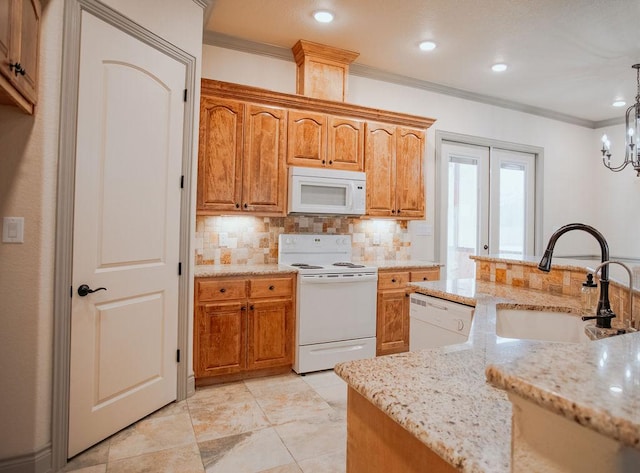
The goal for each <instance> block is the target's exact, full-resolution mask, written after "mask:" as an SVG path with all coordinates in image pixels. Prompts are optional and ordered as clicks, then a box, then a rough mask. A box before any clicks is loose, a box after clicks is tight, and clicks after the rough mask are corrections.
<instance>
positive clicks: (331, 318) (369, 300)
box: [297, 273, 378, 345]
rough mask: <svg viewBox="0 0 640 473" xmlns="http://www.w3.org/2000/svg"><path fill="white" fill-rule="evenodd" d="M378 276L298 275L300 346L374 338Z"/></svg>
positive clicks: (374, 274) (368, 274) (367, 274)
mask: <svg viewBox="0 0 640 473" xmlns="http://www.w3.org/2000/svg"><path fill="white" fill-rule="evenodd" d="M377 280H378V275H377V273H358V274H322V275H298V294H297V297H298V314H297V315H298V345H310V344H315V343H326V342H335V341H341V340H354V339H359V338H368V337H375V335H376V298H377Z"/></svg>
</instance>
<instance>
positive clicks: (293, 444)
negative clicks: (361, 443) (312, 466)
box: [275, 409, 347, 463]
mask: <svg viewBox="0 0 640 473" xmlns="http://www.w3.org/2000/svg"><path fill="white" fill-rule="evenodd" d="M275 429H276V432H278V435H279V436H280V438H281V439H282V441H283V442H284V444H285V446H286V447H287V448H288V449H289V451H290V452H291V455H293V457H294V458H295V459H296V461H297V462H298V463H300V462H301V461H303V460H306V459H309V458H315V457H318V456H321V455H326V454H329V453H336V452H339V451H344V450H345V449H346V445H347V425H346V422H345V421H344V418H343V417H341V416H340V415H339V414H338V413H337V412H336V411H334V410H333V409H332V410H331V412H329V413H325V414H323V415H319V416H316V417H309V418H306V419H302V420H297V421H293V422H288V423H286V424H282V425H279V426H277V427H275Z"/></svg>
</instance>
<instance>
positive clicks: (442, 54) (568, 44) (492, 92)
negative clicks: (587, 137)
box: [204, 0, 640, 127]
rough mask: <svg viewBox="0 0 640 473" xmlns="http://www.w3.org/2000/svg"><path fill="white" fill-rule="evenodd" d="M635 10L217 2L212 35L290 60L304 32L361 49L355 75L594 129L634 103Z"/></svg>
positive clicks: (636, 5) (526, 0) (603, 1)
mask: <svg viewBox="0 0 640 473" xmlns="http://www.w3.org/2000/svg"><path fill="white" fill-rule="evenodd" d="M318 9H329V10H331V11H333V12H334V13H335V20H334V21H333V22H332V23H330V24H320V23H317V22H316V21H315V20H314V19H313V17H312V13H313V12H314V11H316V10H318ZM638 18H640V1H638V0H481V1H478V0H475V1H474V0H466V1H465V0H395V1H394V0H212V2H211V4H210V6H209V8H208V10H207V18H206V20H205V25H204V30H205V31H204V38H205V39H204V41H205V43H208V44H218V45H220V46H225V47H234V48H236V49H246V50H249V51H253V52H260V51H262V52H263V53H265V54H270V55H281V56H286V57H291V58H292V56H291V53H290V49H291V47H292V46H293V45H294V44H295V43H296V41H298V40H299V39H306V40H309V41H314V42H318V43H322V44H326V45H330V46H334V47H338V48H343V49H348V50H351V51H355V52H358V53H360V56H359V57H358V58H357V59H356V60H355V62H354V65H353V67H352V72H353V73H360V74H367V75H373V76H375V75H378V76H381V77H384V76H385V74H386V76H387V78H391V80H395V81H398V82H403V81H404V82H406V83H411V84H414V85H418V86H419V87H423V88H426V89H431V90H436V91H439V92H444V93H448V94H451V95H457V96H462V97H466V98H470V99H472V100H479V101H483V102H488V103H496V104H499V105H502V106H506V107H509V108H515V109H520V110H526V111H529V112H532V113H537V114H540V115H544V116H551V117H554V118H559V119H561V120H566V121H569V122H574V123H579V124H582V125H585V126H591V127H598V126H602V125H605V124H608V122H612V121H615V122H617V121H619V120H620V118H621V117H622V116H623V114H624V111H623V110H624V108H626V107H623V108H622V109H620V108H614V107H612V105H611V104H612V102H613V101H614V100H616V99H623V100H625V101H626V102H627V106H628V105H630V104H631V103H632V102H633V101H634V99H635V95H636V74H635V71H634V70H632V69H631V65H632V64H635V63H638V62H640V27H638V25H637V19H638ZM423 40H433V41H435V42H436V43H437V44H438V47H437V48H436V49H435V50H434V51H431V52H423V51H420V50H419V49H418V43H419V42H420V41H423ZM497 62H504V63H506V64H508V65H509V69H508V70H507V71H506V72H503V73H495V72H492V71H491V65H492V64H494V63H497Z"/></svg>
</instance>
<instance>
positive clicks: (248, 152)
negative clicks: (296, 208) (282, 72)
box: [242, 104, 287, 215]
mask: <svg viewBox="0 0 640 473" xmlns="http://www.w3.org/2000/svg"><path fill="white" fill-rule="evenodd" d="M286 125H287V112H286V110H283V109H280V108H274V107H263V106H260V105H253V104H247V109H246V115H245V125H244V166H243V179H242V200H243V203H242V210H247V211H250V212H261V213H270V214H281V215H284V213H285V211H286V196H287V194H286V190H287V169H286V162H285V157H286V145H287V134H286V133H287V129H286Z"/></svg>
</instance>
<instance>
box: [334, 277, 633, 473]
mask: <svg viewBox="0 0 640 473" xmlns="http://www.w3.org/2000/svg"><path fill="white" fill-rule="evenodd" d="M414 286H416V288H417V291H418V292H420V293H423V294H426V295H431V296H435V297H440V298H443V299H447V300H451V301H455V302H460V303H463V304H467V305H472V306H475V311H474V316H473V323H472V327H471V332H470V335H469V339H468V341H467V342H466V343H464V344H460V345H454V346H449V347H443V348H438V349H429V350H423V351H420V352H412V353H404V354H398V355H391V356H386V357H379V358H376V359H369V360H359V361H353V362H348V363H342V364H339V365H337V366H336V368H335V370H336V373H338V374H339V375H340V376H341V377H342V378H343V379H344V380H345V381H346V382H347V383H348V385H349V413H348V429H349V433H348V443H347V471H348V472H355V471H359V469H360V470H363V469H364V468H363V465H366V462H371V464H378V465H383V466H381V467H380V469H379V470H378V469H375V468H371V469H369V468H367V470H366V471H414V470H411V467H412V466H411V465H402V467H398V468H396V469H394V467H393V465H390V464H385V462H390V463H393V462H395V461H396V460H398V459H402V458H407V456H408V455H407V452H400V454H399V455H398V457H397V458H392V456H393V452H388V451H384V447H380V448H378V447H376V446H375V444H374V443H372V442H374V441H375V438H376V437H377V438H378V439H380V438H381V436H382V435H383V432H382V430H384V429H383V428H382V427H381V425H382V424H380V422H382V421H383V419H387V420H389V419H390V420H391V421H393V424H394V425H398V426H400V427H401V428H402V429H401V430H402V432H404V433H405V435H406V438H407V439H412V440H417V443H418V444H419V445H421V446H423V447H424V451H425V452H426V454H425V456H423V457H420V458H421V459H424V462H431V461H432V463H426V464H425V463H423V464H422V465H420V464H417V465H413V466H414V467H415V468H416V469H415V471H420V470H421V469H422V471H424V468H425V467H429V468H431V470H430V471H463V472H484V473H498V472H509V471H511V441H512V431H511V416H512V405H511V402H510V400H509V397H508V395H507V393H506V392H505V391H504V390H503V389H500V388H499V387H495V386H493V385H491V384H489V383H488V382H487V380H486V376H485V371H488V372H489V373H490V377H491V380H492V381H494V382H496V384H497V385H498V386H500V387H501V388H505V389H517V390H518V391H519V394H520V395H525V396H529V398H530V399H532V401H533V402H534V403H537V405H539V406H541V407H543V408H545V409H554V408H555V412H560V413H561V415H563V416H564V417H566V418H569V419H574V416H578V418H580V419H587V418H588V419H590V420H591V421H590V422H584V423H582V424H581V425H584V426H585V427H586V428H589V429H598V428H600V430H599V433H600V434H604V435H607V436H609V437H610V438H612V439H614V440H616V441H617V442H620V443H622V444H624V445H626V446H630V447H631V448H634V449H635V448H638V444H637V440H636V439H637V436H638V433H639V432H640V409H638V408H637V406H638V403H640V387H638V385H637V383H638V380H639V378H640V374H639V366H640V363H638V362H636V364H635V365H633V367H632V373H631V376H632V377H633V378H634V380H635V383H636V384H633V383H632V386H631V387H630V388H629V389H628V391H625V392H624V394H623V395H622V396H618V397H615V396H608V397H607V396H606V394H604V391H605V390H607V389H608V385H607V384H606V382H605V381H604V380H602V379H601V378H602V376H603V373H605V374H606V373H609V371H610V372H611V374H613V373H614V372H615V370H616V368H615V366H617V365H618V364H619V363H620V362H621V361H620V358H623V359H626V360H627V361H628V362H634V360H636V359H638V358H637V357H639V356H640V355H638V354H639V353H640V334H628V335H622V336H620V337H615V338H612V339H607V340H600V341H595V342H590V343H586V344H584V345H567V344H562V343H549V342H540V341H532V340H516V339H507V338H501V337H498V336H497V335H496V308H502V307H519V308H525V309H546V310H551V311H562V312H573V313H575V314H576V316H577V315H579V313H580V309H579V301H578V299H577V298H576V297H572V296H566V295H554V294H549V293H546V292H541V291H537V290H532V289H524V288H517V287H513V286H510V285H506V284H500V283H494V282H485V281H477V280H471V279H469V280H444V281H437V282H428V283H418V284H415V285H414ZM619 344H624V346H625V347H626V349H625V352H624V353H620V350H615V349H614V347H616V346H618V345H619ZM608 346H611V347H612V349H611V351H610V353H611V354H610V357H609V360H612V361H611V363H612V364H611V369H610V370H607V369H603V368H602V367H599V365H598V364H597V363H596V364H595V365H594V363H593V359H595V357H596V355H595V354H596V353H599V352H601V351H602V350H605V351H606V349H607V347H608ZM538 353H543V354H541V355H540V354H538ZM536 354H538V355H537V356H539V357H542V358H541V359H537V361H536V362H533V363H532V364H531V366H529V368H530V370H525V369H522V367H523V366H528V365H527V361H526V360H527V359H532V358H531V357H533V356H535V355H536ZM634 357H635V358H634ZM613 359H616V361H613ZM532 367H535V368H537V369H538V370H539V371H535V369H533V368H532ZM541 373H544V376H542V375H541ZM616 375H619V373H616ZM516 379H517V382H516ZM594 379H597V380H598V381H597V382H595V383H589V382H588V380H594ZM552 380H555V384H553V383H552ZM545 381H546V383H547V384H545ZM585 384H587V385H590V386H591V391H585V395H584V396H582V397H581V396H578V395H577V393H579V392H582V389H583V388H584V386H583V385H585ZM547 389H548V390H550V391H549V392H556V393H557V397H555V398H554V397H553V396H547V397H545V396H544V395H543V394H542V393H544V392H545V390H547ZM596 393H599V394H600V395H596ZM559 399H564V401H560V400H559ZM574 401H575V402H574ZM363 406H364V407H363ZM554 406H555V407H554ZM370 407H375V409H370ZM630 407H631V409H632V411H630ZM634 407H635V409H634ZM363 409H364V413H363ZM376 412H377V413H378V414H376ZM376 415H378V416H379V417H377V418H376ZM367 423H369V424H370V425H369V426H367V425H366V424H367ZM606 425H611V426H618V427H610V428H606V427H605V426H606ZM353 427H355V429H356V431H354V428H353ZM367 429H368V430H367ZM623 432H624V434H623ZM362 438H364V439H365V440H364V441H361V440H362ZM383 441H384V439H383ZM400 443H402V442H400ZM433 454H435V455H433ZM390 455H391V456H390ZM382 457H386V459H385V458H382ZM439 459H442V460H444V462H441V461H440V462H439ZM363 461H364V462H365V463H362V462H363Z"/></svg>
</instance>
